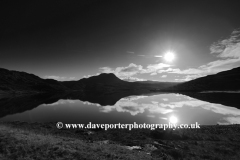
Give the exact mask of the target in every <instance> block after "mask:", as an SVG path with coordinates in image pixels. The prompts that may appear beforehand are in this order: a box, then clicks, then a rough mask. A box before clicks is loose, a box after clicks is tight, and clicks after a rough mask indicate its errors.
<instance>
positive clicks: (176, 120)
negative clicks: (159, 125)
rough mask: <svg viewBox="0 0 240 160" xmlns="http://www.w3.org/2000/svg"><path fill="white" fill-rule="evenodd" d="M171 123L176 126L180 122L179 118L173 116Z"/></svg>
mask: <svg viewBox="0 0 240 160" xmlns="http://www.w3.org/2000/svg"><path fill="white" fill-rule="evenodd" d="M169 122H170V123H173V124H175V123H177V122H178V119H177V117H175V116H171V117H170V118H169Z"/></svg>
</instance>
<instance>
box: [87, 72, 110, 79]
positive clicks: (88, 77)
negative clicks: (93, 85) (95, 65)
mask: <svg viewBox="0 0 240 160" xmlns="http://www.w3.org/2000/svg"><path fill="white" fill-rule="evenodd" d="M105 73H111V72H105ZM99 74H100V73H96V74H92V75H91V74H90V75H85V76H83V78H89V77H92V76H98V75H99Z"/></svg>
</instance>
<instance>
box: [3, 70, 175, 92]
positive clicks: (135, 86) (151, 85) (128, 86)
mask: <svg viewBox="0 0 240 160" xmlns="http://www.w3.org/2000/svg"><path fill="white" fill-rule="evenodd" d="M176 84H178V83H171V82H150V81H149V82H126V81H123V80H121V79H119V78H118V77H116V76H115V75H114V74H112V73H102V74H100V75H97V76H92V77H89V78H83V79H80V80H78V81H65V82H59V81H56V80H53V79H42V78H40V77H38V76H36V75H33V74H29V73H25V72H19V71H10V70H7V69H0V94H5V95H6V93H13V94H19V93H43V92H56V91H63V92H64V91H82V92H92V93H98V94H112V93H116V92H123V91H127V92H132V91H143V90H144V91H149V90H160V89H163V88H166V87H170V86H173V85H176Z"/></svg>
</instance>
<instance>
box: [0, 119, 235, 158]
mask: <svg viewBox="0 0 240 160" xmlns="http://www.w3.org/2000/svg"><path fill="white" fill-rule="evenodd" d="M239 142H240V125H226V126H220V125H214V126H201V128H200V129H177V130H174V131H173V130H166V131H164V130H160V129H157V130H154V131H151V130H149V129H133V130H131V131H129V130H126V129H111V130H108V131H105V130H101V129H98V130H85V129H68V130H67V129H61V130H58V129H57V128H56V127H55V123H26V122H0V159H1V160H12V159H16V160H23V159H24V160H33V159H34V160H36V159H39V160H45V159H46V160H49V159H58V160H62V159H71V160H72V159H93V160H95V159H124V160H125V159H136V160H139V159H143V160H147V159H215V160H218V159H219V160H220V159H239V158H240V150H239V148H240V143H239Z"/></svg>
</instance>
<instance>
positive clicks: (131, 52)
mask: <svg viewBox="0 0 240 160" xmlns="http://www.w3.org/2000/svg"><path fill="white" fill-rule="evenodd" d="M127 53H130V54H134V53H135V52H133V51H127Z"/></svg>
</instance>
